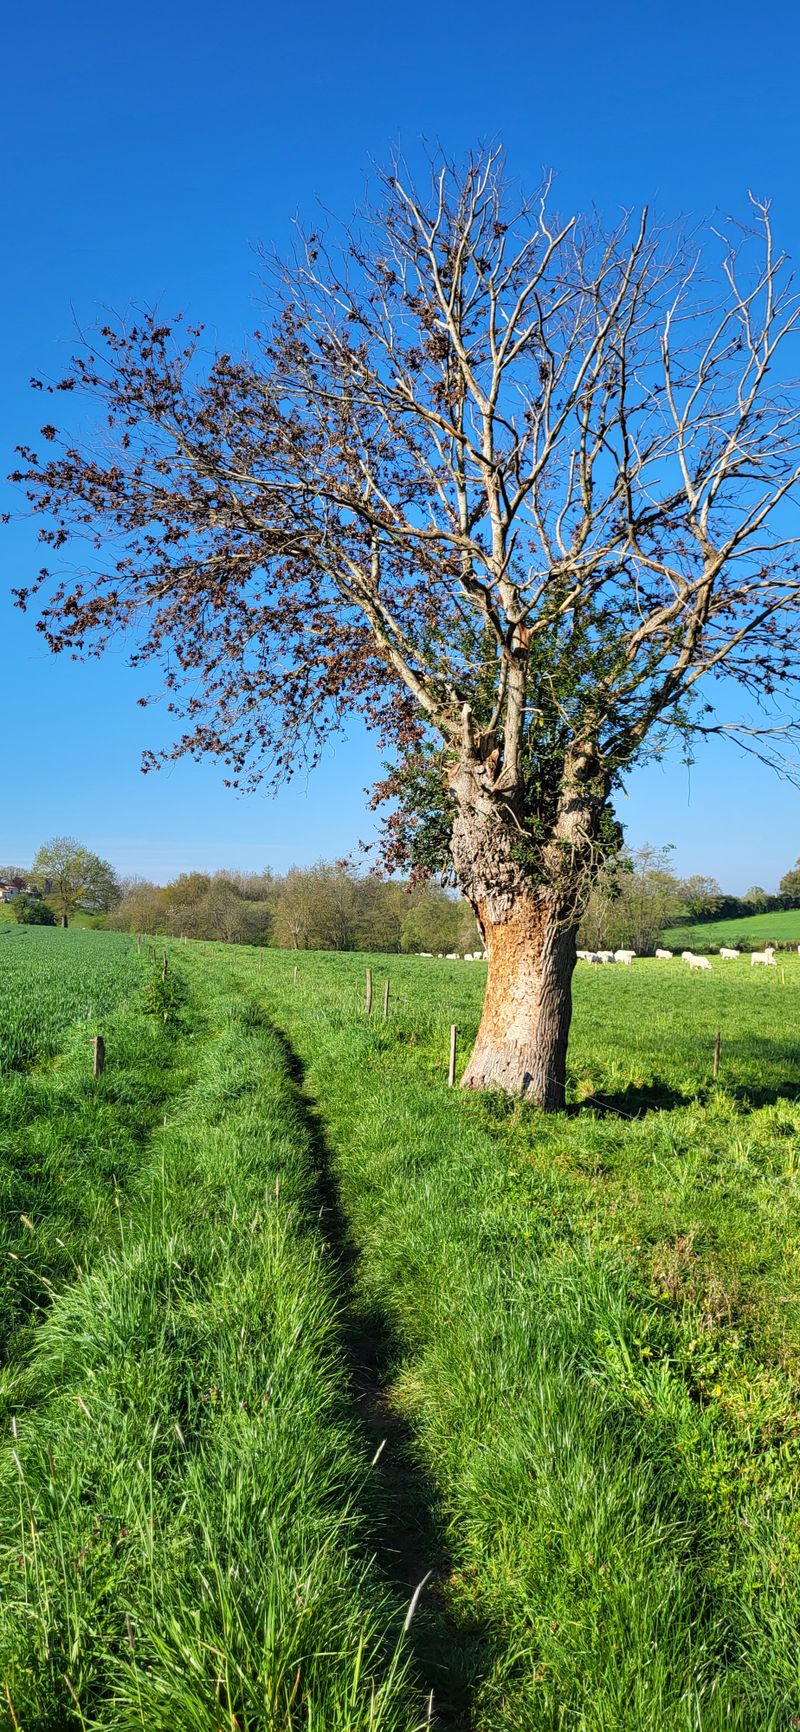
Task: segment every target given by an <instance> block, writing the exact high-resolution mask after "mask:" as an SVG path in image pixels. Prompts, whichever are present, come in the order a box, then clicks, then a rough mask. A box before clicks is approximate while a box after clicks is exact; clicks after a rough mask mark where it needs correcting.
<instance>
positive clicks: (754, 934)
mask: <svg viewBox="0 0 800 1732" xmlns="http://www.w3.org/2000/svg"><path fill="white" fill-rule="evenodd" d="M770 941H774V942H775V943H776V944H800V908H784V909H783V910H782V911H781V912H780V913H778V914H750V915H748V916H747V917H746V918H745V919H742V920H707V921H703V922H702V923H701V924H698V925H696V926H691V925H688V926H673V927H671V928H670V930H669V931H668V932H665V933H664V945H665V947H666V949H668V950H669V949H675V950H679V949H687V950H688V949H689V948H692V949H695V950H706V949H718V948H719V946H720V944H727V945H730V947H731V949H735V948H736V947H737V946H738V945H740V944H741V945H744V946H745V947H746V948H747V949H750V950H758V949H760V948H761V947H762V946H763V945H765V944H769V943H770Z"/></svg>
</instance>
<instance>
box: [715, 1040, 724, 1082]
mask: <svg viewBox="0 0 800 1732" xmlns="http://www.w3.org/2000/svg"><path fill="white" fill-rule="evenodd" d="M721 1046H722V1035H721V1034H720V1031H719V1029H717V1032H716V1034H715V1036H714V1075H715V1077H718V1076H719V1053H720V1047H721Z"/></svg>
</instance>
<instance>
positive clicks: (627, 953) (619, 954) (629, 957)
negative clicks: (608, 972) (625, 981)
mask: <svg viewBox="0 0 800 1732" xmlns="http://www.w3.org/2000/svg"><path fill="white" fill-rule="evenodd" d="M635 955H636V951H635V950H615V951H614V961H615V962H624V963H625V966H626V968H630V965H631V963H632V961H633V959H634V956H635Z"/></svg>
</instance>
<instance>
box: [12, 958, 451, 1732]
mask: <svg viewBox="0 0 800 1732" xmlns="http://www.w3.org/2000/svg"><path fill="white" fill-rule="evenodd" d="M187 970H188V972H189V975H190V978H192V979H193V980H195V981H196V982H197V983H198V985H200V984H202V985H203V986H204V990H205V993H206V1020H207V1029H206V1034H205V1037H204V1039H203V1042H202V1044H201V1046H200V1049H199V1050H198V1052H197V1054H196V1058H195V1061H194V1073H195V1074H194V1080H193V1082H192V1085H191V1087H190V1088H189V1089H188V1091H187V1093H186V1095H185V1096H184V1098H183V1099H182V1100H181V1101H180V1102H176V1103H175V1104H174V1106H173V1110H172V1112H171V1113H170V1115H169V1121H168V1123H167V1124H166V1125H165V1126H162V1127H160V1128H159V1129H158V1130H157V1131H156V1132H155V1133H154V1135H153V1137H152V1139H151V1142H150V1146H149V1160H148V1164H147V1166H146V1169H145V1171H144V1172H143V1174H142V1177H141V1181H140V1184H139V1188H138V1197H137V1200H136V1203H135V1205H134V1207H133V1210H132V1215H131V1217H130V1221H129V1224H128V1225H127V1226H126V1230H125V1232H124V1234H122V1235H121V1236H120V1241H119V1244H118V1245H117V1246H116V1247H115V1248H114V1249H113V1251H112V1250H109V1251H107V1252H106V1253H105V1254H104V1255H103V1256H102V1257H100V1258H99V1259H98V1260H97V1261H96V1262H95V1264H94V1266H93V1267H92V1269H91V1270H90V1271H88V1272H85V1273H83V1274H81V1275H80V1276H78V1277H77V1278H76V1279H75V1280H74V1281H73V1282H72V1283H71V1285H69V1286H68V1287H67V1288H66V1289H65V1290H64V1291H62V1292H61V1294H60V1295H59V1296H58V1297H57V1298H56V1299H55V1300H54V1301H53V1303H52V1305H51V1307H50V1309H49V1312H48V1315H47V1317H46V1319H45V1320H44V1321H43V1322H42V1324H41V1325H40V1327H39V1329H38V1331H37V1335H36V1340H35V1344H34V1347H33V1350H32V1352H31V1353H30V1355H29V1359H28V1362H27V1363H26V1364H25V1365H23V1366H22V1367H20V1368H19V1369H18V1371H17V1374H16V1377H15V1378H14V1380H13V1383H12V1384H11V1385H10V1386H9V1387H8V1389H7V1391H6V1403H5V1415H4V1422H3V1423H4V1431H5V1435H6V1437H9V1431H10V1433H11V1436H10V1441H9V1443H8V1445H7V1446H6V1447H5V1448H4V1450H3V1454H2V1460H0V1681H1V1685H0V1687H1V1688H2V1690H3V1691H4V1692H5V1705H6V1706H7V1710H8V1716H7V1723H8V1724H9V1725H12V1726H13V1727H14V1728H19V1729H20V1732H51V1729H52V1732H56V1728H59V1729H61V1728H66V1727H67V1726H75V1727H80V1728H85V1729H87V1732H88V1729H89V1728H91V1729H95V1728H97V1729H99V1728H108V1729H109V1732H112V1729H113V1732H133V1729H134V1728H136V1729H138V1732H143V1729H146V1732H161V1729H163V1732H167V1728H169V1729H170V1732H171V1729H172V1728H175V1729H176V1732H177V1728H181V1732H184V1729H185V1732H278V1729H279V1728H280V1732H292V1729H295V1728H297V1729H298V1732H300V1729H302V1732H414V1729H415V1728H416V1727H418V1726H419V1725H420V1718H421V1717H420V1713H419V1694H418V1692H417V1691H416V1689H414V1688H412V1686H411V1685H410V1684H409V1682H408V1681H407V1679H406V1676H405V1661H404V1655H403V1646H402V1640H401V1625H402V1619H403V1616H404V1613H405V1609H406V1605H407V1597H405V1596H395V1595H393V1594H392V1592H391V1589H390V1588H389V1587H388V1586H387V1584H386V1582H385V1579H384V1578H383V1576H382V1574H381V1572H379V1570H378V1568H377V1565H376V1562H375V1559H374V1553H375V1549H376V1539H375V1534H374V1531H373V1525H372V1517H373V1514H374V1493H373V1490H372V1476H371V1469H370V1466H369V1461H370V1451H371V1442H370V1438H369V1435H368V1428H366V1427H365V1426H364V1424H363V1422H362V1420H361V1419H360V1417H356V1416H355V1415H354V1414H353V1411H352V1405H351V1392H350V1387H349V1379H348V1372H347V1363H346V1357H345V1355H344V1353H343V1348H342V1340H341V1328H340V1322H339V1296H338V1288H339V1277H338V1276H337V1275H336V1273H335V1272H334V1266H333V1259H332V1258H331V1255H330V1252H329V1250H328V1249H327V1244H326V1240H325V1237H324V1235H323V1233H322V1232H321V1229H320V1211H321V1210H322V1212H323V1214H324V1212H325V1199H324V1196H323V1197H322V1198H321V1196H320V1190H319V1177H320V1175H319V1171H318V1161H317V1158H316V1153H315V1149H314V1144H313V1138H312V1134H311V1129H310V1125H309V1122H308V1119H307V1115H306V1114H305V1112H304V1111H303V1109H302V1107H301V1105H300V1103H299V1102H298V1099H297V1094H296V1090H295V1088H294V1085H293V1083H292V1080H291V1077H290V1076H289V1074H288V1072H287V1066H286V1060H285V1053H284V1050H283V1047H282V1045H281V1042H280V1040H279V1039H278V1038H277V1037H276V1035H275V1034H274V1033H273V1032H272V1030H271V1029H270V1028H269V1027H268V1026H267V1024H266V1023H265V1020H264V1017H263V1014H260V1013H259V1012H258V1011H257V1010H256V1009H254V1008H253V1006H252V1005H251V1004H248V1003H247V1002H243V1000H242V995H241V994H239V993H236V994H232V993H231V992H230V991H229V990H226V987H225V983H224V982H215V981H213V980H212V979H211V978H209V977H208V976H205V978H204V971H203V969H202V967H201V966H200V965H198V966H196V967H195V966H194V965H191V964H189V963H188V962H187ZM372 1453H374V1451H372ZM0 1699H1V1698H0Z"/></svg>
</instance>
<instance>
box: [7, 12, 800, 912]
mask: <svg viewBox="0 0 800 1732" xmlns="http://www.w3.org/2000/svg"><path fill="white" fill-rule="evenodd" d="M799 49H800V27H799V26H798V21H797V13H796V9H795V8H794V6H792V5H790V4H789V3H788V0H780V3H778V4H774V5H772V6H771V7H770V8H769V9H768V10H767V11H766V12H764V13H762V14H761V15H760V16H758V15H757V13H756V10H755V8H754V7H753V6H752V4H750V5H745V4H742V3H741V0H733V3H732V4H722V3H720V0H695V3H694V4H688V3H687V0H673V3H671V4H670V5H669V7H660V6H655V5H651V6H643V5H642V4H641V3H639V4H623V3H621V0H608V3H607V4H606V5H605V6H602V7H601V6H598V5H590V4H588V3H587V0H573V3H572V4H571V5H570V6H569V7H565V6H562V7H558V6H552V5H549V6H547V7H544V6H541V5H536V4H531V3H530V0H507V4H506V6H505V7H503V8H498V9H496V10H494V9H490V8H487V7H486V6H485V5H479V4H476V3H474V0H459V3H458V4H453V3H450V0H444V3H441V0H440V3H439V4H438V5H436V6H432V5H431V4H430V3H429V0H426V3H424V4H423V3H422V0H410V3H406V4H405V5H404V6H403V7H402V8H400V7H396V8H393V9H389V8H381V7H377V6H375V5H374V4H365V3H363V0H355V3H352V0H350V3H348V0H339V3H338V4H335V5H334V4H322V3H321V0H314V3H313V4H306V5H299V6H296V7H295V8H289V7H287V6H281V7H280V8H279V7H277V6H270V5H258V4H255V3H249V0H248V3H246V0H227V3H226V4H225V5H224V6H219V5H213V6H212V5H210V4H208V3H207V0H192V4H191V5H188V4H185V3H184V0H162V3H161V4H159V5H155V4H153V3H152V0H140V4H139V5H137V7H136V8H133V9H131V8H116V7H109V6H108V5H107V4H104V5H102V6H101V5H99V4H96V3H95V0H71V3H70V4H69V5H64V4H63V0H58V3H57V4H56V3H55V0H41V3H40V4H39V5H38V6H37V7H35V8H30V9H28V11H27V14H26V15H23V10H22V8H14V9H13V10H12V9H8V10H7V12H6V16H5V17H4V22H3V54H2V65H1V66H0V161H2V164H3V174H2V183H3V184H2V188H1V189H0V220H1V221H2V234H3V237H4V240H5V243H6V245H5V248H4V254H5V257H4V260H3V267H2V271H0V351H1V352H0V380H1V381H2V398H1V399H0V473H2V474H5V473H6V471H7V470H8V469H9V468H10V467H11V465H12V462H13V446H14V444H15V443H16V442H17V441H22V440H24V439H27V438H33V437H34V436H35V434H36V431H37V429H38V426H39V423H40V420H41V413H40V404H41V400H40V399H39V400H38V401H37V399H36V398H35V397H34V396H33V395H32V393H31V392H30V391H29V389H28V380H29V378H30V376H31V375H32V374H34V373H46V374H48V375H55V374H59V373H60V372H62V371H63V370H64V367H65V363H66V359H67V357H68V354H69V352H70V348H71V346H72V344H73V341H74V331H75V326H76V323H77V324H81V325H83V326H87V327H90V326H91V325H92V324H94V323H97V322H99V321H101V320H102V318H103V317H104V316H105V313H106V311H107V310H108V309H109V308H110V309H113V310H116V311H123V310H124V309H125V308H126V307H127V306H128V305H129V303H134V304H136V303H138V304H142V303H147V304H153V303H157V304H158V305H159V306H160V307H161V308H162V309H163V311H164V313H165V314H169V313H172V312H174V311H177V310H179V309H185V310H186V311H187V312H189V313H191V314H192V315H193V316H194V317H197V318H201V319H203V320H204V321H205V323H206V325H207V327H208V328H209V329H210V331H211V333H212V336H213V335H216V336H217V337H218V339H219V341H220V343H222V344H224V346H225V347H228V348H233V347H235V345H236V343H237V339H239V338H240V337H241V335H242V334H243V333H244V332H245V331H246V330H247V329H248V328H251V327H252V326H253V325H255V324H257V323H258V319H259V311H258V304H257V303H258V293H259V274H258V261H257V257H256V249H257V247H258V245H259V243H265V244H266V245H267V246H277V247H278V249H281V248H283V247H285V246H286V245H287V244H288V242H289V239H290V225H291V220H292V217H293V216H294V215H295V213H298V212H299V213H312V212H313V210H314V205H315V200H316V199H320V200H321V201H322V202H323V204H325V205H327V206H330V207H333V208H335V209H337V210H339V211H343V212H347V211H348V210H349V208H350V207H351V206H352V204H353V203H354V202H355V201H356V200H357V198H358V196H359V194H360V192H361V190H362V188H363V184H364V179H365V176H366V175H367V174H368V172H369V165H370V161H371V160H375V159H381V158H382V157H384V156H385V154H386V153H387V151H388V150H389V149H390V148H391V147H392V146H393V145H395V144H397V143H400V144H401V145H402V147H403V149H404V150H405V152H406V154H407V155H408V156H409V157H410V158H411V159H412V161H413V159H414V157H415V154H416V153H417V152H418V151H419V149H420V141H421V140H422V139H429V140H438V141H440V142H441V143H442V144H443V145H444V146H445V148H446V149H447V150H448V151H451V152H454V153H456V152H458V151H460V150H462V149H463V148H466V147H467V146H469V145H472V144H474V143H475V142H476V141H480V140H487V139H491V140H501V141H502V142H504V143H505V145H506V147H507V150H508V153H509V159H510V166H511V169H512V171H513V172H514V173H515V174H517V175H518V176H519V177H520V178H521V179H523V180H526V181H527V182H528V183H535V182H536V181H537V180H538V179H539V176H540V173H541V171H542V169H543V168H544V167H550V168H552V169H553V170H554V171H555V173H556V175H557V177H558V202H559V204H560V205H561V206H567V205H572V206H580V207H583V208H585V207H586V206H587V205H589V204H595V205H597V206H599V207H600V208H601V209H603V210H605V211H608V212H611V211H613V210H614V209H616V208H617V207H619V206H621V205H627V204H638V203H641V202H642V201H644V200H648V201H650V202H653V201H655V203H656V204H657V206H658V208H659V210H660V212H661V214H662V215H664V216H667V215H670V214H675V213H681V212H682V213H686V212H693V213H696V214H701V213H708V212H713V211H715V210H721V211H727V210H733V211H736V210H741V208H742V205H743V202H744V200H745V198H746V194H747V190H748V188H750V187H752V188H753V189H754V190H755V191H756V192H759V193H767V194H769V195H770V196H771V197H772V198H773V201H774V215H775V222H776V228H777V231H778V235H779V238H780V240H781V243H782V244H783V245H785V246H786V247H787V248H788V250H789V251H790V252H792V253H793V254H795V255H797V254H799V253H800V180H799V179H798V176H797V164H798V149H797V145H798V131H800V104H798V102H797V94H796V93H797V88H798V82H799V80H800V53H799V52H798V50H799ZM798 371H800V369H798ZM10 491H11V490H10V489H5V492H4V496H3V498H2V505H3V506H5V507H8V505H9V498H8V495H9V493H10ZM11 503H13V501H12V502H11ZM38 563H39V560H38V549H37V545H36V539H35V535H34V534H33V532H32V530H31V527H30V525H29V524H27V523H24V522H23V523H17V524H14V525H13V526H12V527H11V528H8V529H5V530H3V531H2V532H1V533H0V728H1V729H2V734H1V736H0V737H2V740H3V767H2V777H1V778H0V861H3V862H4V861H7V860H19V861H20V862H21V863H22V864H24V863H25V862H26V861H27V860H28V859H29V858H30V857H31V855H32V853H33V852H34V850H35V848H36V847H37V846H38V844H39V843H40V842H41V841H42V840H44V839H45V838H46V837H48V836H50V835H52V834H55V833H61V832H65V831H66V832H69V833H72V834H75V835H78V836H79V837H80V838H81V839H82V840H83V841H85V842H86V843H87V844H88V845H90V846H91V847H93V848H95V849H96V850H97V851H98V852H100V853H101V854H104V855H106V856H108V857H109V858H110V859H111V860H112V861H113V862H114V864H115V865H117V866H118V867H119V869H120V870H121V871H124V872H126V873H127V872H138V873H142V874H145V875H152V876H155V877H157V878H161V879H162V880H163V879H164V878H165V877H166V876H170V875H173V874H174V873H176V872H177V871H180V870H184V869H188V868H190V867H202V868H213V867H216V866H224V865H236V866H240V867H243V868H255V867H260V866H262V865H266V864H269V865H271V866H272V867H273V868H274V869H276V870H281V869H283V868H285V867H286V866H287V865H289V864H290V863H291V862H292V861H298V862H303V861H310V860H313V859H316V858H318V857H319V856H320V855H326V856H331V855H337V854H343V853H346V852H348V851H350V850H351V849H352V848H353V847H354V845H355V843H356V842H357V841H358V839H359V837H364V836H368V835H369V834H370V832H371V829H372V822H373V821H372V819H371V818H370V817H369V815H368V814H367V812H366V803H365V799H364V794H363V789H364V787H365V785H366V784H368V783H369V782H370V780H371V779H372V778H373V776H374V775H375V774H376V772H377V771H378V769H379V760H378V757H377V754H376V752H375V750H374V748H373V747H372V745H371V744H370V742H369V741H368V740H367V739H366V738H365V736H364V735H363V734H362V733H361V732H360V731H359V729H358V728H354V729H353V730H352V733H351V736H350V738H349V739H348V740H347V741H340V742H339V743H338V744H337V746H336V747H335V750H334V751H333V752H332V753H330V754H329V755H328V757H327V759H326V761H325V764H324V765H323V767H322V768H321V769H319V770H317V771H316V772H315V773H314V775H313V776H312V777H311V778H310V779H309V780H308V782H305V781H304V782H303V783H302V784H301V783H298V784H297V785H295V786H294V787H292V788H291V789H290V790H289V791H287V792H286V793H285V794H283V795H281V796H280V797H279V798H278V799H274V800H273V799H268V798H266V797H265V796H258V795H256V796H249V797H247V798H237V797H236V796H235V795H233V794H231V793H229V792H228V791H226V790H225V789H224V787H223V786H222V772H221V771H220V770H219V769H217V768H216V767H215V766H213V765H204V766H201V767H198V766H194V765H191V764H182V765H179V766H175V767H173V768H171V769H170V770H169V771H167V772H161V773H160V774H159V775H150V776H147V777H143V776H142V775H141V773H140V770H139V767H138V766H139V755H140V752H141V751H142V749H143V748H144V747H145V746H148V745H155V746H158V745H159V744H160V743H162V741H164V740H165V739H166V738H167V731H166V720H165V719H162V718H160V717H159V715H158V714H157V712H155V711H153V710H149V711H147V712H144V711H142V710H141V709H139V708H137V706H136V702H135V699H136V697H137V696H138V694H139V693H140V691H141V690H142V689H143V685H145V686H146V684H147V681H146V678H145V680H144V682H143V679H142V675H141V674H138V675H134V674H132V673H131V671H130V670H129V669H128V668H127V667H126V664H125V657H124V653H123V651H122V649H120V650H119V652H118V653H116V654H115V655H113V656H112V657H110V658H108V659H107V660H105V661H104V662H102V663H100V664H91V665H89V666H88V667H79V666H76V665H75V664H74V663H70V662H65V661H63V660H56V659H54V658H53V657H51V656H50V655H49V653H48V652H47V651H46V649H45V648H44V646H43V644H42V641H41V639H40V638H39V637H38V636H37V634H36V633H35V631H34V628H33V625H32V622H31V621H30V619H25V618H23V617H22V616H20V615H19V614H18V613H17V612H15V610H14V608H13V607H12V605H11V602H10V600H9V595H8V592H9V589H10V588H11V586H12V585H13V584H16V583H24V582H25V581H26V580H27V579H28V577H29V575H30V573H31V571H33V570H35V569H36V567H37V565H38ZM620 816H621V818H622V820H623V822H624V824H625V826H626V831H627V834H628V837H629V840H630V841H631V842H632V843H634V844H636V843H638V842H641V841H644V840H649V841H651V842H655V843H665V842H672V843H674V844H675V855H674V860H675V863H676V865H677V867H678V869H679V870H682V871H685V872H690V871H695V870H696V871H708V872H712V873H713V874H714V875H715V876H716V877H718V878H719V879H720V880H721V882H723V883H724V885H725V886H726V887H729V888H731V889H738V890H742V889H744V888H745V887H746V886H747V885H748V884H751V883H753V882H754V881H755V882H759V883H762V884H764V885H766V886H767V887H770V886H772V885H773V884H774V883H775V882H776V881H777V878H778V877H779V876H780V875H781V873H782V872H783V871H785V870H786V869H787V867H788V866H789V865H790V864H791V863H792V862H793V861H794V859H795V857H796V856H797V855H798V854H800V793H798V792H797V791H796V790H794V789H793V788H791V787H790V786H788V785H787V784H786V783H785V782H781V781H778V780H777V779H776V778H775V777H774V776H773V775H772V774H771V773H770V772H768V771H767V770H765V769H761V768H759V767H758V766H757V765H754V764H753V763H752V762H749V761H747V760H742V759H741V758H740V757H739V756H738V755H737V754H736V753H735V751H734V749H733V748H731V747H727V746H723V745H715V746H712V747H709V748H703V749H702V750H701V755H700V756H699V758H698V762H697V764H696V765H695V767H694V769H693V770H692V773H691V777H690V776H689V775H688V774H687V772H686V771H685V770H684V769H683V768H682V767H681V766H680V764H679V763H678V762H677V761H675V762H673V763H670V764H668V765H667V766H663V767H659V768H656V767H654V768H651V769H645V770H640V771H638V772H636V773H635V774H634V775H633V776H632V777H631V779H630V783H629V787H628V794H627V797H626V798H624V799H623V800H622V801H621V802H620Z"/></svg>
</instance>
